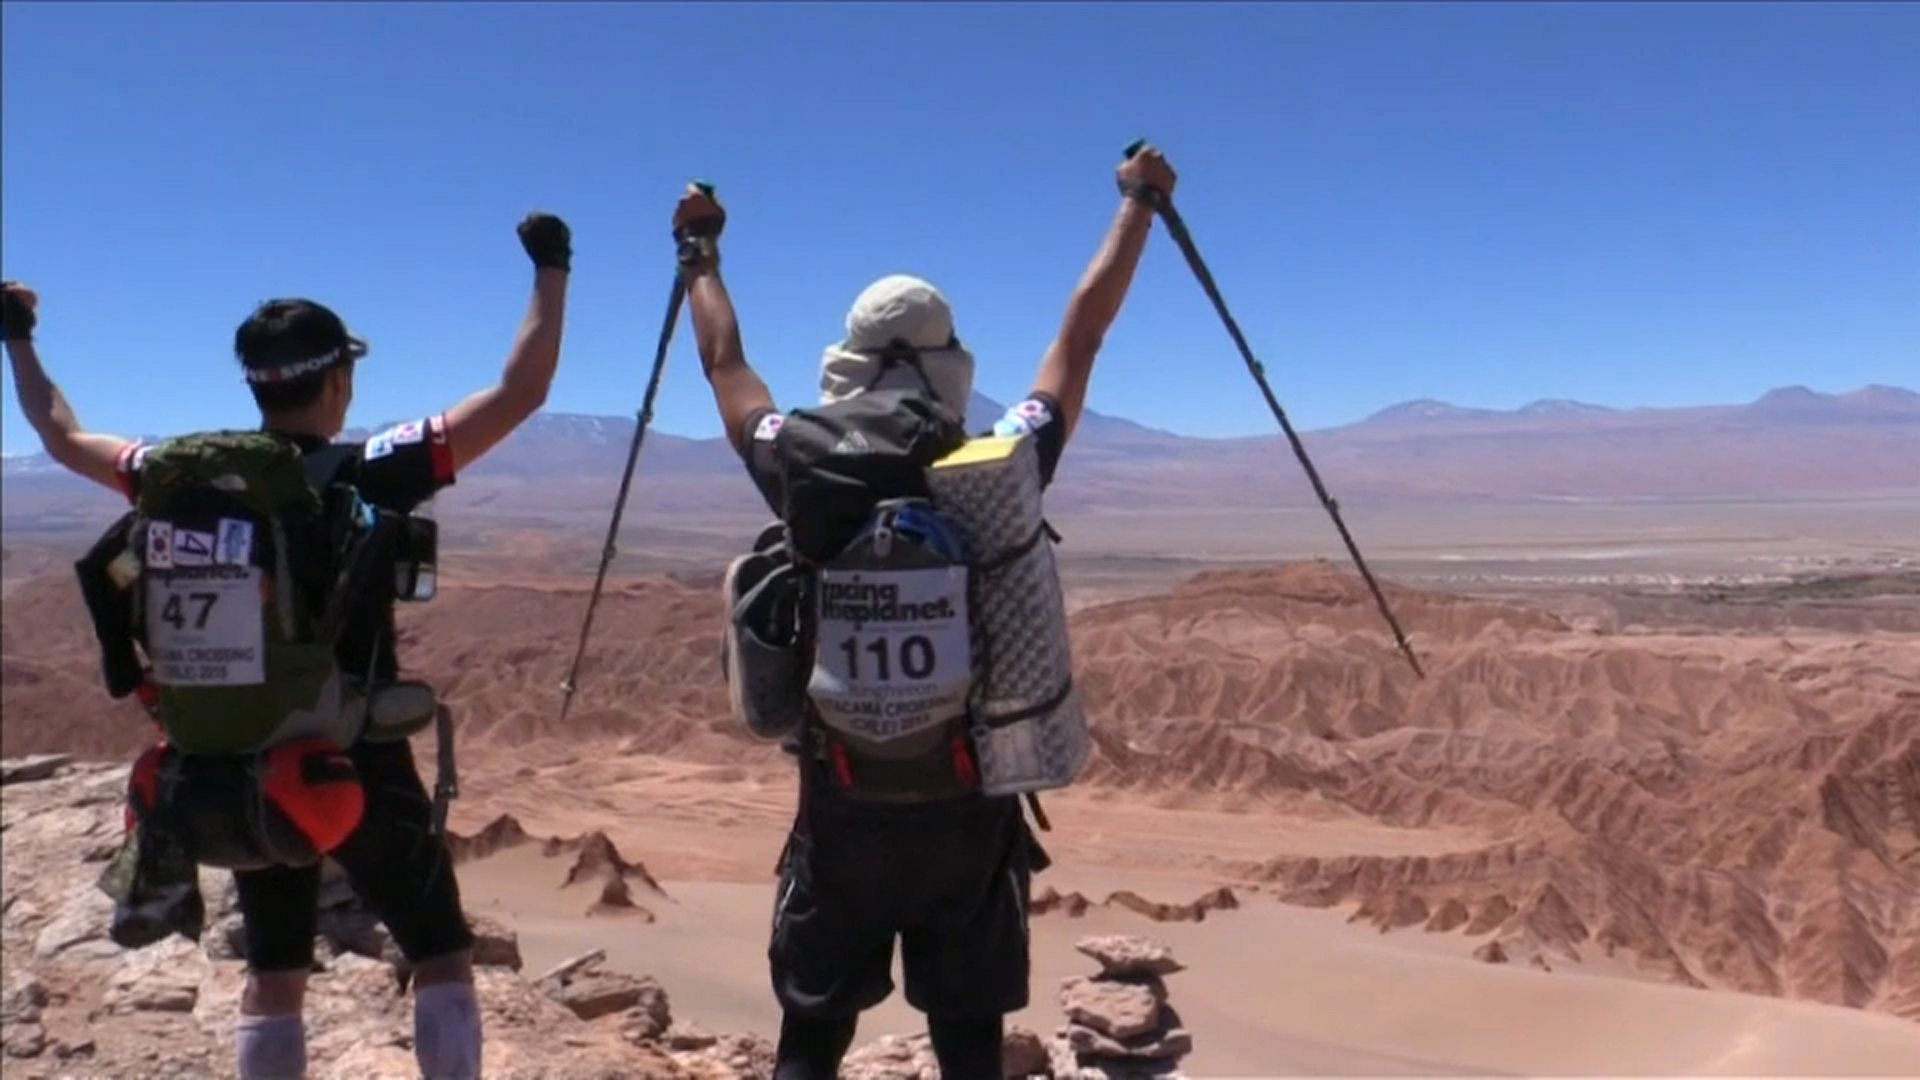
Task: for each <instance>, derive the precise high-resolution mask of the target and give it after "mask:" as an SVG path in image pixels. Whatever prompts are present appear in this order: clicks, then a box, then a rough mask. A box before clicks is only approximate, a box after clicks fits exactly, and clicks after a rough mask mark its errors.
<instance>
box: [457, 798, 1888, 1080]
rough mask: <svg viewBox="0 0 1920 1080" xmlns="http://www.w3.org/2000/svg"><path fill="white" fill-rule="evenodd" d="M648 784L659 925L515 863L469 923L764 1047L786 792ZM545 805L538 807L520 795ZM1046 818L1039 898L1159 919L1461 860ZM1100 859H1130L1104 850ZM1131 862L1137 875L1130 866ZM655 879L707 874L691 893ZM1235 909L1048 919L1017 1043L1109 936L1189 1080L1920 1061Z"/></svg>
mask: <svg viewBox="0 0 1920 1080" xmlns="http://www.w3.org/2000/svg"><path fill="white" fill-rule="evenodd" d="M644 775H645V776H646V780H645V781H644V784H645V786H646V787H647V788H648V789H650V790H655V791H659V790H673V791H675V792H676V793H675V794H674V795H672V796H669V797H667V798H666V799H664V800H663V803H665V804H672V805H677V806H680V807H682V808H686V809H690V810H694V811H696V813H694V814H691V815H680V814H667V813H664V812H662V811H664V810H665V809H666V806H665V805H660V806H653V807H633V808H632V809H633V812H632V813H630V814H629V815H625V816H624V817H623V821H624V824H623V825H621V826H619V827H612V828H609V832H610V833H611V834H612V835H613V837H614V838H615V840H616V843H617V844H618V845H619V846H620V848H621V850H622V851H623V853H625V854H626V856H627V857H628V858H629V859H631V858H633V857H634V856H635V855H636V854H639V853H642V852H644V853H645V855H646V858H645V861H646V862H647V864H648V865H649V867H650V869H652V870H653V871H654V872H655V873H656V875H659V876H661V878H662V881H661V884H662V887H663V889H664V892H665V895H664V896H661V895H658V894H654V893H652V892H650V891H644V890H636V896H635V898H636V900H637V901H638V902H639V903H640V904H641V905H642V906H643V907H645V908H646V909H647V910H648V911H650V912H652V913H653V914H654V916H655V917H656V921H653V922H646V921H644V916H640V917H636V916H633V915H614V916H605V915H596V916H587V915H586V914H584V911H585V909H586V907H587V906H588V905H589V904H590V903H591V901H592V898H593V894H594V891H595V890H594V888H593V887H591V886H585V885H575V886H573V887H571V888H564V889H563V888H561V887H560V885H561V882H562V881H563V880H564V877H565V872H566V868H567V860H566V859H564V858H555V857H545V856H542V855H541V854H540V850H539V848H538V847H537V846H531V845H529V846H523V847H518V848H513V849H510V850H507V851H504V852H501V853H499V854H496V855H493V856H490V857H488V858H485V859H482V860H479V861H476V862H472V863H469V864H467V865H466V866H465V867H464V868H463V869H462V872H461V878H462V883H463V888H464V889H465V891H466V893H467V895H468V897H469V902H470V903H471V905H472V906H473V907H474V909H475V910H477V911H480V912H483V913H486V914H489V915H493V916H495V917H497V918H500V919H502V920H503V921H506V922H508V923H510V924H511V925H513V926H515V927H516V928H517V929H518V930H519V932H520V940H521V948H522V950H523V951H524V953H525V955H526V957H527V962H528V966H529V968H530V969H531V970H536V971H537V970H541V969H543V968H545V967H546V966H548V965H551V964H554V963H557V962H559V961H560V960H563V959H565V958H567V957H569V956H572V955H575V954H578V953H580V952H584V951H587V950H589V949H593V948H604V949H606V950H607V953H608V956H609V960H610V962H611V965H612V966H614V967H617V968H619V969H622V970H627V971H631V972H633V973H635V974H651V975H653V976H654V977H656V978H658V979H659V980H660V981H661V983H662V984H663V985H665V986H666V987H668V988H669V989H670V992H671V993H672V994H673V999H674V1007H675V1010H676V1013H678V1014H679V1015H683V1016H688V1017H692V1018H696V1019H697V1020H698V1021H699V1022H700V1023H701V1024H702V1025H704V1026H707V1027H709V1028H712V1029H715V1030H759V1031H767V1032H771V1031H772V1030H774V1029H775V1028H776V1027H777V1024H778V1013H777V1010H776V1008H775V1006H774V1004H773V1002H772V999H771V996H770V993H769V991H768V989H767V983H766V966H765V948H766V933H767V917H768V912H769V908H770V905H771V903H772V885H771V879H770V877H769V876H768V874H767V870H768V868H769V866H770V861H771V858H772V855H773V853H774V850H775V848H776V846H777V842H778V833H777V819H778V817H779V812H778V808H779V807H780V806H782V805H783V802H784V799H785V798H786V793H785V792H784V791H781V790H780V786H779V785H775V784H764V785H754V784H751V783H750V782H748V783H747V784H746V788H747V794H746V796H745V797H742V795H741V793H740V790H739V789H740V788H741V786H742V782H736V781H731V780H719V781H717V780H715V779H713V778H712V777H711V776H706V777H701V776H697V775H694V774H693V771H691V770H687V769H685V768H684V767H680V766H675V765H673V764H672V763H649V764H648V766H647V768H646V769H645V770H644ZM639 783H640V781H639V780H638V778H636V784H639ZM537 787H544V785H530V786H529V793H530V794H531V790H533V789H534V788H537ZM486 801H488V802H489V803H492V802H494V801H496V800H495V799H493V798H492V797H491V796H490V795H489V796H488V797H487V800H486ZM527 801H528V803H529V804H534V803H540V804H544V805H545V807H546V810H547V812H546V813H545V814H544V816H542V817H540V818H538V819H537V820H539V821H541V822H542V823H543V826H542V827H532V826H530V828H532V831H534V832H535V833H541V832H544V831H545V830H546V828H547V827H555V826H557V827H558V828H557V829H556V831H559V832H563V833H564V832H567V831H568V830H567V828H566V827H565V825H564V824H563V822H564V819H565V818H567V817H570V816H571V814H567V813H556V812H554V811H555V810H556V809H557V808H561V807H564V806H566V805H567V803H568V801H569V800H568V799H567V798H566V797H565V796H564V795H561V794H559V793H553V792H550V793H549V797H547V798H544V799H533V798H529V799H528V800H527ZM623 801H625V800H623ZM720 806H731V807H735V808H737V809H738V810H739V811H740V814H741V816H740V817H739V818H738V819H735V820H733V821H730V822H729V823H727V824H724V825H715V824H712V822H711V819H709V818H708V817H707V815H706V814H705V813H704V811H706V810H708V809H711V808H715V807H720ZM530 809H532V807H531V806H530ZM1052 809H1053V813H1054V817H1055V821H1056V832H1055V833H1054V834H1053V835H1052V836H1051V837H1050V838H1049V841H1050V843H1051V844H1052V850H1053V852H1054V854H1055V856H1056V858H1057V859H1058V863H1057V865H1056V866H1055V868H1054V869H1052V870H1050V871H1048V872H1047V873H1046V874H1044V875H1042V877H1041V879H1040V882H1039V883H1038V884H1041V885H1050V886H1052V887H1053V888H1055V889H1057V890H1059V891H1062V892H1067V891H1078V892H1081V893H1083V894H1085V895H1087V896H1090V897H1095V898H1099V897H1104V896H1105V895H1107V894H1108V893H1109V892H1110V891H1112V890H1115V889H1120V888H1127V889H1132V890H1135V891H1138V892H1140V893H1143V894H1145V895H1147V896H1148V897H1150V898H1153V899H1185V898H1189V897H1192V896H1195V895H1198V894H1199V893H1200V892H1202V891H1204V890H1206V889H1208V888H1211V887H1214V886H1217V885H1218V884H1220V882H1221V880H1222V878H1221V877H1220V876H1203V875H1200V874H1197V873H1195V872H1194V867H1195V866H1196V865H1198V864H1201V863H1204V862H1206V861H1207V860H1209V859H1212V858H1220V859H1230V858H1232V857H1233V856H1234V855H1235V854H1236V853H1238V852H1239V851H1241V850H1243V849H1247V848H1256V849H1259V850H1262V851H1274V850H1277V849H1284V850H1288V851H1293V852H1299V853H1307V852H1312V851H1318V850H1327V851H1352V850H1356V849H1370V850H1374V851H1377V852H1380V853H1390V852H1399V853H1405V852H1410V851H1415V850H1424V851H1429V852H1433V851H1436V850H1437V849H1444V848H1445V847H1446V846H1447V845H1448V841H1449V840H1452V841H1453V842H1455V843H1457V844H1467V843H1470V842H1472V841H1473V839H1474V838H1472V837H1470V836H1467V835H1465V834H1460V835H1455V836H1451V837H1448V836H1444V835H1442V836H1435V835H1431V834H1428V833H1426V832H1425V831H1414V830H1394V829H1384V828H1380V827H1375V826H1368V825H1367V824H1365V823H1362V822H1355V821H1348V820H1338V819H1335V818H1330V819H1329V820H1325V821H1289V822H1287V823H1285V824H1280V823H1264V822H1257V821H1254V820H1249V819H1248V818H1246V817H1245V816H1244V815H1231V814H1218V813H1205V812H1197V811H1184V812H1183V811H1172V812H1168V811H1149V810H1145V809H1142V808H1140V807H1135V806H1128V805H1124V804H1117V803H1104V804H1103V802H1102V801H1100V800H1093V799H1085V798H1072V799H1067V798H1062V799H1056V800H1054V802H1053V805H1052ZM596 817H597V816H596ZM703 820H705V821H706V822H707V823H706V824H704V825H703V824H702V822H703ZM579 824H581V825H592V826H596V827H609V826H610V824H611V823H609V822H606V821H605V820H603V819H600V820H596V819H594V818H590V819H588V820H583V821H581V822H579ZM769 825H772V826H775V828H772V829H770V828H768V827H767V826H769ZM1116 837H1125V838H1127V840H1126V843H1124V844H1119V845H1116V844H1114V842H1113V841H1114V838H1116ZM1163 844H1177V845H1179V846H1180V847H1181V848H1182V849H1184V851H1185V854H1186V856H1187V857H1186V858H1184V859H1178V860H1170V859H1164V858H1163V859H1162V860H1161V865H1146V866H1142V865H1139V864H1140V863H1142V862H1147V863H1149V864H1151V861H1152V860H1151V856H1153V855H1156V854H1160V855H1164V854H1165V853H1164V851H1163V848H1162V845H1163ZM1127 851H1132V852H1134V853H1136V856H1147V857H1148V858H1146V859H1141V858H1138V857H1136V858H1134V859H1125V858H1124V853H1125V852H1127ZM1123 862H1124V863H1125V865H1122V864H1123ZM1169 862H1171V863H1175V864H1178V865H1179V866H1180V867H1181V868H1178V869H1176V868H1173V867H1170V866H1168V865H1165V864H1166V863H1169ZM667 867H671V868H673V870H674V871H684V870H687V869H691V868H696V867H697V868H703V869H704V871H705V872H704V873H703V874H701V879H700V880H690V879H687V878H683V877H679V876H676V875H675V873H674V872H673V871H665V870H663V869H662V868H667ZM715 878H722V879H726V880H718V881H716V880H713V879H715ZM756 879H757V880H756ZM1243 900H1244V903H1245V906H1243V907H1242V908H1241V909H1239V910H1235V911H1226V912H1215V913H1212V914H1211V915H1210V916H1209V917H1208V918H1207V920H1206V921H1205V922H1203V923H1199V924H1192V923H1162V924H1155V923H1152V922H1149V921H1147V920H1145V919H1144V918H1142V917H1140V916H1138V915H1135V914H1133V913H1130V912H1123V911H1117V910H1111V909H1102V908H1099V907H1095V908H1094V909H1093V910H1091V911H1090V912H1089V913H1088V914H1087V915H1086V916H1085V917H1083V918H1077V919H1073V918H1068V917H1067V916H1065V915H1064V914H1061V913H1059V912H1054V913H1050V914H1047V915H1043V916H1038V917H1036V918H1035V920H1034V923H1033V926H1034V935H1035V936H1034V969H1033V974H1034V981H1033V986H1034V1004H1033V1006H1032V1007H1030V1008H1029V1009H1028V1010H1027V1011H1026V1012H1025V1013H1023V1014H1020V1015H1019V1016H1017V1017H1015V1020H1016V1022H1020V1023H1025V1024H1027V1025H1028V1026H1031V1027H1034V1028H1036V1029H1039V1030H1043V1031H1044V1030H1048V1029H1049V1028H1050V1027H1051V1026H1052V1025H1053V1024H1056V1023H1058V1017H1059V1010H1058V1007H1057V1005H1056V1004H1055V1002H1054V1001H1053V1000H1052V988H1053V987H1055V986H1057V985H1058V983H1059V980H1060V979H1061V978H1063V977H1065V976H1067V975H1072V974H1082V973H1085V971H1086V969H1087V962H1086V960H1085V958H1084V957H1081V956H1079V954H1077V953H1076V952H1074V951H1073V948H1072V945H1073V942H1074V941H1076V940H1078V939H1079V938H1080V937H1081V936H1083V935H1085V934H1088V933H1108V932H1123V933H1144V934H1148V935H1151V936H1154V937H1157V938H1159V939H1161V940H1164V941H1166V942H1167V943H1168V944H1170V945H1171V946H1173V948H1174V949H1175V952H1176V955H1178V956H1179V957H1180V958H1181V960H1182V961H1183V962H1185V963H1186V964H1187V966H1188V969H1189V970H1188V971H1186V972H1184V973H1182V974H1180V975H1176V976H1174V977H1173V978H1172V979H1171V980H1170V987H1171V992H1172V997H1173V1002H1174V1004H1175V1006H1176V1007H1177V1008H1178V1009H1179V1010H1180V1012H1181V1015H1182V1016H1183V1018H1184V1020H1185V1023H1186V1025H1187V1026H1188V1027H1189V1028H1190V1029H1191V1030H1193V1031H1194V1032H1195V1039H1196V1049H1195V1052H1194V1054H1193V1056H1192V1057H1191V1058H1189V1059H1188V1061H1187V1063H1186V1064H1187V1066H1188V1067H1189V1069H1190V1071H1191V1073H1192V1074H1193V1075H1196V1076H1208V1075H1211V1076H1253V1075H1280V1074H1295V1075H1297V1074H1302V1073H1306V1074H1338V1075H1363V1074H1364V1075H1380V1074H1461V1073H1468V1074H1495V1073H1498V1074H1569V1073H1578V1074H1582V1075H1626V1074H1663V1075H1675V1074H1685V1075H1757V1074H1765V1075H1796V1074H1798V1075H1809V1074H1819V1075H1898V1074H1902V1073H1906V1072H1911V1071H1912V1070H1913V1068H1914V1063H1915V1062H1916V1061H1920V1025H1915V1024H1912V1023H1910V1022H1905V1021H1900V1020H1896V1019H1892V1018H1889V1017H1883V1016H1875V1015H1871V1014H1866V1013H1862V1012H1858V1011H1855V1010H1848V1009H1842V1008H1835V1007H1831V1006H1822V1005H1814V1004H1809V1003H1801V1002H1786V1001H1781V1000H1777V999H1770V998H1761V997H1756V996H1750V995H1745V994H1734V993H1703V992H1700V991H1696V990H1688V989H1684V988H1680V987H1673V986H1667V985H1662V984H1660V983H1658V982H1656V981H1653V980H1651V979H1649V978H1647V977H1645V976H1643V975H1638V974H1635V973H1634V972H1633V971H1631V970H1630V969H1628V968H1627V967H1626V966H1625V965H1621V964H1615V963H1612V962H1609V961H1606V960H1599V959H1596V960H1593V961H1590V962H1588V963H1585V964H1571V963H1565V962H1556V964H1555V967H1554V970H1553V971H1552V973H1547V972H1544V971H1539V970H1534V969H1531V968H1529V967H1526V966H1523V965H1518V964H1510V965H1489V964H1486V963H1482V962H1480V961H1478V960H1475V959H1473V958H1472V956H1471V950H1472V948H1473V947H1474V945H1475V944H1476V942H1474V941H1473V940H1471V939H1463V938H1459V937H1441V936H1438V935H1420V934H1388V935H1383V934H1380V933H1379V932H1377V931H1375V930H1373V929H1372V928H1370V927H1367V926H1364V925H1361V924H1356V923H1352V922H1349V920H1348V917H1347V913H1346V912H1345V911H1339V910H1318V911H1316V910H1309V909H1303V908H1297V907H1289V906H1286V905H1283V904H1280V903H1278V902H1276V901H1274V900H1272V899H1270V898H1266V897H1261V896H1257V895H1253V894H1249V893H1246V892H1244V890H1243ZM897 978H898V969H897V967H896V979H897ZM921 1023H922V1021H921V1018H920V1017H919V1016H918V1014H916V1013H914V1012H912V1011H911V1010H910V1009H909V1007H908V1006H907V1005H906V1004H905V1002H904V1001H903V1000H902V998H901V997H900V995H899V994H898V993H896V994H895V995H894V996H893V997H892V998H890V999H889V1000H888V1001H887V1002H886V1003H885V1004H884V1005H883V1006H881V1007H880V1008H879V1009H876V1010H874V1011H873V1012H871V1013H868V1014H867V1015H866V1017H865V1018H864V1020H863V1022H862V1027H861V1033H862V1038H869V1037H874V1036H878V1035H881V1034H889V1033H906V1032H911V1031H914V1030H918V1028H919V1027H920V1025H921Z"/></svg>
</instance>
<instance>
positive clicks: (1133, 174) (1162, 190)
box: [1114, 144, 1179, 201]
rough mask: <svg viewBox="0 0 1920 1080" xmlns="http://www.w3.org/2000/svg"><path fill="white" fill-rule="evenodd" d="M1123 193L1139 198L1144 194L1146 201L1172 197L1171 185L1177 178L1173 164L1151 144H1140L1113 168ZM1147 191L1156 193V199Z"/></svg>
mask: <svg viewBox="0 0 1920 1080" xmlns="http://www.w3.org/2000/svg"><path fill="white" fill-rule="evenodd" d="M1114 177H1115V179H1116V180H1118V181H1119V184H1120V190H1121V192H1123V193H1124V194H1127V195H1130V196H1133V197H1135V198H1139V197H1142V196H1145V197H1146V198H1147V199H1148V201H1159V200H1165V199H1169V198H1172V197H1173V185H1174V183H1175V182H1176V181H1177V180H1178V179H1179V177H1177V176H1175V175H1174V172H1173V166H1171V165H1169V164H1167V159H1166V157H1165V156H1163V155H1162V154H1161V153H1160V151H1159V150H1157V149H1155V148H1154V147H1153V146H1151V145H1147V144H1142V145H1141V146H1140V148H1139V149H1138V150H1136V151H1134V152H1133V153H1131V154H1129V155H1127V159H1126V160H1125V161H1122V162H1121V163H1120V167H1119V168H1118V169H1115V170H1114ZM1148 192H1154V193H1157V195H1158V197H1159V198H1158V199H1157V200H1156V199H1155V198H1154V197H1153V196H1152V195H1148V194H1147V193H1148Z"/></svg>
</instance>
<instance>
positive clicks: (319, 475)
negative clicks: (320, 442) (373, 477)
mask: <svg viewBox="0 0 1920 1080" xmlns="http://www.w3.org/2000/svg"><path fill="white" fill-rule="evenodd" d="M301 465H302V466H303V467H304V468H305V469H306V471H307V483H309V484H311V485H313V489H314V490H315V491H319V492H323V493H324V492H325V491H326V490H327V488H328V487H331V486H332V485H334V484H336V483H348V484H351V483H353V482H354V481H355V480H357V479H359V476H360V448H359V447H358V446H355V445H354V444H352V443H332V444H330V445H328V446H326V447H323V448H321V449H319V450H315V451H314V452H313V453H311V454H307V455H305V456H304V457H303V458H302V459H301Z"/></svg>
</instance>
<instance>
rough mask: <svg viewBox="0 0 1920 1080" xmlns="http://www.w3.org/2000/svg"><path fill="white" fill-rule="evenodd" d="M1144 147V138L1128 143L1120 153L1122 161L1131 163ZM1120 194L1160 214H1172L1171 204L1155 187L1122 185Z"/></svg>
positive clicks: (1163, 193) (1145, 141)
mask: <svg viewBox="0 0 1920 1080" xmlns="http://www.w3.org/2000/svg"><path fill="white" fill-rule="evenodd" d="M1146 146H1147V140H1146V137H1145V136H1141V137H1140V138H1138V139H1135V140H1133V141H1132V142H1130V143H1128V144H1127V147H1126V149H1124V150H1122V151H1120V155H1121V157H1122V158H1123V159H1124V160H1127V161H1132V160H1133V159H1134V158H1135V157H1136V156H1138V155H1139V153H1140V151H1142V150H1144V149H1146ZM1120 194H1122V195H1125V196H1126V197H1127V198H1129V199H1138V200H1139V201H1140V202H1141V203H1143V204H1145V205H1146V206H1147V207H1148V208H1149V209H1152V210H1157V211H1160V212H1162V213H1172V212H1173V204H1172V203H1170V202H1169V201H1168V200H1167V195H1166V192H1164V191H1161V190H1160V189H1159V188H1157V187H1153V186H1151V185H1148V184H1126V183H1122V184H1121V185H1120Z"/></svg>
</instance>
